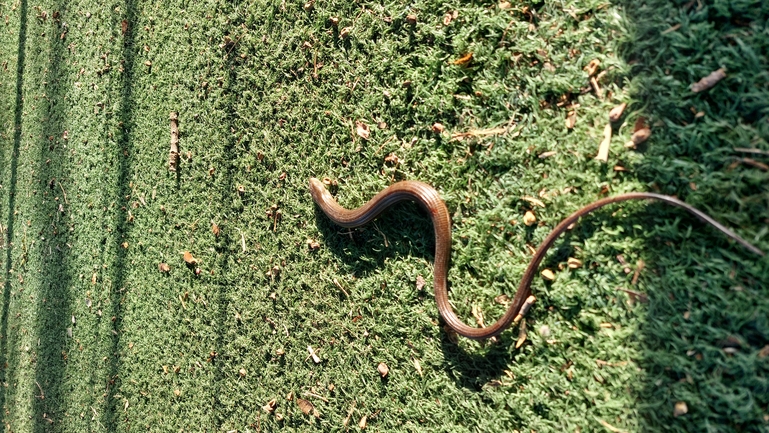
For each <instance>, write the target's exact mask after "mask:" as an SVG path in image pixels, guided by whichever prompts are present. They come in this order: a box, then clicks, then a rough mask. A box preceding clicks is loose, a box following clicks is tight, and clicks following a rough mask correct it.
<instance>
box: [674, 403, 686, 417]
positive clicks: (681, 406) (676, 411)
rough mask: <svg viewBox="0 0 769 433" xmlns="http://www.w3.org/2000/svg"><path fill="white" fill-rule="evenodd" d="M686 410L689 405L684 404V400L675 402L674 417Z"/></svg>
mask: <svg viewBox="0 0 769 433" xmlns="http://www.w3.org/2000/svg"><path fill="white" fill-rule="evenodd" d="M687 412H689V407H688V406H687V405H686V402H685V401H679V402H676V404H675V406H674V407H673V416H674V417H679V416H681V415H685V414H686V413H687Z"/></svg>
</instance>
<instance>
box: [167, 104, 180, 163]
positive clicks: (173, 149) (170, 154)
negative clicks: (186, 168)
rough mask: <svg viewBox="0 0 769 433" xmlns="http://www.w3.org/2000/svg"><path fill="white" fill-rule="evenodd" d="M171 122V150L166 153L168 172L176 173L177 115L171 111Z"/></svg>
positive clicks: (177, 153) (177, 148) (177, 157)
mask: <svg viewBox="0 0 769 433" xmlns="http://www.w3.org/2000/svg"><path fill="white" fill-rule="evenodd" d="M169 119H170V120H171V150H170V151H169V152H168V170H169V171H176V168H177V166H178V165H179V113H177V112H175V111H172V112H171V116H170V118H169Z"/></svg>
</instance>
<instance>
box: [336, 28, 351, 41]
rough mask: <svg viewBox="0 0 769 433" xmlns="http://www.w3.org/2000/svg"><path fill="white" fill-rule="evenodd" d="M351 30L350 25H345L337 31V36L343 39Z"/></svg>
mask: <svg viewBox="0 0 769 433" xmlns="http://www.w3.org/2000/svg"><path fill="white" fill-rule="evenodd" d="M351 32H352V26H350V27H345V28H343V29H342V30H340V31H339V37H340V38H342V39H345V38H346V37H348V36H350V33H351Z"/></svg>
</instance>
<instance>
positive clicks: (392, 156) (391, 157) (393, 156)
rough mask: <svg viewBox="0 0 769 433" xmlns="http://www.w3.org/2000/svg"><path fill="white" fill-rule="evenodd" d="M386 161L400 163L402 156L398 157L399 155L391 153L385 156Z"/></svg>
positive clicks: (394, 163) (393, 163) (387, 162)
mask: <svg viewBox="0 0 769 433" xmlns="http://www.w3.org/2000/svg"><path fill="white" fill-rule="evenodd" d="M384 162H385V163H386V164H392V165H398V163H399V162H400V158H398V155H396V154H394V153H391V154H389V155H387V156H385V159H384Z"/></svg>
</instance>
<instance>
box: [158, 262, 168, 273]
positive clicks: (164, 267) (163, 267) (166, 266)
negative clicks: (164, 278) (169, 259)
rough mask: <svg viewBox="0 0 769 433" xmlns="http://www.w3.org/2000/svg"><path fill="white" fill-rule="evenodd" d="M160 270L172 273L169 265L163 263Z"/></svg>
mask: <svg viewBox="0 0 769 433" xmlns="http://www.w3.org/2000/svg"><path fill="white" fill-rule="evenodd" d="M158 269H159V270H160V272H169V271H171V267H170V266H168V263H161V264H159V265H158Z"/></svg>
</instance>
